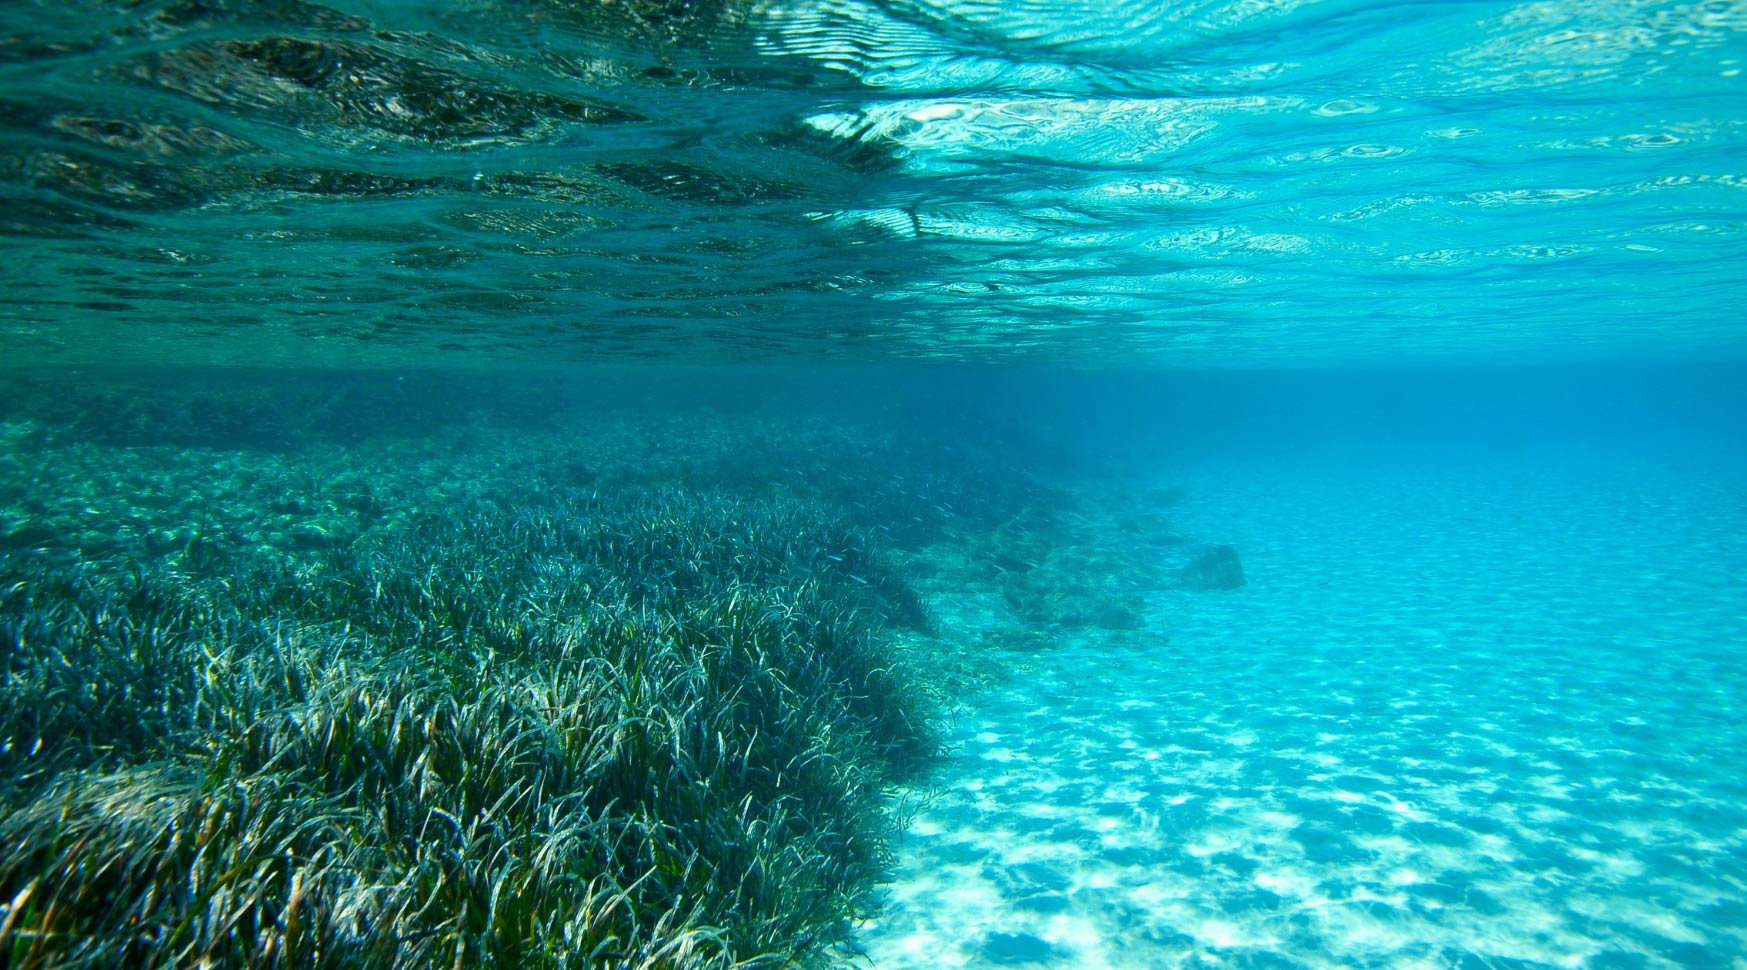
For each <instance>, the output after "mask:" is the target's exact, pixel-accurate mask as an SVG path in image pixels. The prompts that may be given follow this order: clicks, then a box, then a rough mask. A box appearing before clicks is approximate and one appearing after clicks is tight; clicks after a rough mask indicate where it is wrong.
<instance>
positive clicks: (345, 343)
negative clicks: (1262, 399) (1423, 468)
mask: <svg viewBox="0 0 1747 970" xmlns="http://www.w3.org/2000/svg"><path fill="white" fill-rule="evenodd" d="M1744 58H1747V7H1743V5H1742V4H1741V3H1740V2H1738V0H1708V2H1702V3H1688V2H1641V0H1639V2H1620V0H1581V2H1580V0H1548V2H1460V3H1411V4H1392V5H1384V4H1376V3H1362V2H1355V0H1323V2H1315V3H1312V2H1294V0H1280V2H1256V0H1231V2H1223V0H1211V2H1177V3H1159V2H1156V0H1112V2H1101V3H1092V2H1089V0H1048V2H1044V0H1025V2H1017V3H994V2H986V3H947V2H926V0H885V2H876V0H819V2H748V0H671V2H666V3H662V2H657V0H578V2H559V0H473V2H463V3H425V2H389V0H332V2H331V3H328V4H317V3H313V2H305V0H260V2H249V0H142V2H121V0H38V2H15V3H9V4H6V5H4V6H3V7H0V247H4V251H3V252H0V265H4V267H5V269H4V271H3V272H4V274H5V284H6V285H5V287H4V292H3V295H0V350H4V352H5V354H6V356H7V357H8V358H10V359H11V360H13V361H50V360H65V361H88V360H92V359H94V358H116V357H121V358H125V359H128V360H137V361H144V362H150V361H158V360H166V359H174V360H195V361H206V362H238V361H250V362H269V363H271V362H276V361H285V360H296V361H298V362H311V361H319V362H327V363H348V364H349V363H394V362H404V361H406V360H409V359H417V360H425V361H428V360H431V359H433V358H436V359H442V360H447V361H449V362H454V361H457V360H465V361H478V360H483V359H521V360H525V359H538V360H542V361H551V360H570V359H599V358H620V357H625V356H662V357H675V356H683V357H685V358H689V359H708V360H724V359H726V360H736V359H746V358H760V359H771V358H781V359H785V360H807V359H818V358H853V359H866V358H892V357H899V358H917V357H924V358H927V357H945V358H968V359H981V360H1002V361H1011V360H1034V361H1055V362H1060V361H1073V362H1091V363H1109V362H1112V361H1122V362H1130V361H1136V360H1148V361H1155V362H1161V363H1167V364H1173V365H1179V364H1191V365H1204V364H1258V363H1266V364H1272V363H1312V364H1314V363H1321V362H1337V361H1338V362H1356V361H1366V360H1375V359H1379V358H1381V359H1387V360H1390V361H1394V362H1401V361H1414V360H1424V359H1436V360H1444V361H1467V360H1474V359H1479V358H1487V357H1492V356H1497V355H1499V354H1508V355H1510V357H1511V358H1512V359H1528V358H1535V359H1548V358H1556V359H1571V358H1615V357H1621V356H1634V357H1639V356H1644V355H1650V356H1656V357H1688V358H1690V357H1704V356H1715V355H1730V356H1738V355H1740V354H1741V353H1742V352H1743V350H1747V339H1744V338H1743V336H1742V334H1743V333H1744V332H1747V331H1743V329H1742V328H1740V327H1739V326H1738V325H1737V324H1735V323H1733V322H1732V317H1731V308H1732V306H1733V304H1735V303H1738V302H1739V299H1738V293H1739V290H1740V283H1741V281H1742V271H1741V267H1742V265H1744V263H1743V260H1744V258H1747V219H1744V216H1743V213H1744V212H1747V201H1744V200H1747V184H1744V172H1743V167H1742V166H1743V161H1742V160H1743V159H1747V81H1744V80H1743V79H1742V77H1741V76H1740V75H1741V70H1742V66H1743V59H1744Z"/></svg>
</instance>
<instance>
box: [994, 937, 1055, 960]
mask: <svg viewBox="0 0 1747 970" xmlns="http://www.w3.org/2000/svg"><path fill="white" fill-rule="evenodd" d="M1055 952H1056V951H1055V946H1054V945H1052V944H1051V943H1050V942H1049V941H1048V940H1045V939H1042V938H1041V937H1036V936H1032V935H1031V934H1030V933H991V934H989V938H988V939H986V940H984V941H983V959H985V960H987V961H989V962H990V963H999V964H1002V965H1006V966H1012V965H1015V964H1025V963H1043V962H1045V961H1047V960H1049V959H1050V958H1052V957H1054V956H1055Z"/></svg>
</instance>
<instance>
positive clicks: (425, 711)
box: [0, 374, 1089, 968]
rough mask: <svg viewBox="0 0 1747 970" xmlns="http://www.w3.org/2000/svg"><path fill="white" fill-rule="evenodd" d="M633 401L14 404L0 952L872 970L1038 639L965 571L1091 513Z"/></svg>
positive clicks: (276, 962) (916, 427)
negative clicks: (948, 792)
mask: <svg viewBox="0 0 1747 970" xmlns="http://www.w3.org/2000/svg"><path fill="white" fill-rule="evenodd" d="M154 383H155V384H156V388H155V389H152V388H151V387H149V386H148V385H151V384H154ZM615 393H618V394H621V395H622V394H624V393H626V390H625V387H624V386H618V387H617V388H616V390H615ZM607 399H610V394H606V393H604V392H597V393H595V394H592V395H588V394H575V393H568V394H567V392H564V391H562V390H560V389H557V387H556V386H553V387H544V386H541V385H538V384H535V385H532V386H530V385H528V384H526V383H518V384H517V385H515V386H514V387H513V388H507V389H506V385H505V383H504V382H502V381H496V380H493V379H492V378H490V377H489V376H487V377H477V376H476V377H474V378H470V379H468V378H456V377H451V376H438V377H431V376H419V375H415V376H414V377H413V378H412V379H411V380H410V381H409V379H408V378H407V377H405V376H404V375H403V376H400V377H392V376H390V377H384V376H382V375H370V376H363V377H358V376H352V377H346V376H342V377H337V378H336V377H333V376H331V375H330V376H327V377H315V378H309V377H306V378H303V379H301V380H299V379H287V378H284V377H281V378H278V379H276V380H265V379H256V380H250V381H238V380H235V379H234V378H229V377H217V378H215V377H213V376H211V375H207V376H205V377H201V376H199V375H181V376H180V378H179V379H177V380H166V379H165V376H164V375H163V374H152V375H147V376H145V377H139V376H135V377H131V378H130V377H128V376H126V375H122V376H111V377H107V378H93V377H91V376H89V375H83V374H81V375H76V376H67V377H62V378H58V379H43V380H35V381H22V382H19V383H17V384H14V385H12V386H11V388H10V393H9V394H8V395H7V397H6V400H5V402H4V407H5V418H4V422H3V423H0V430H3V432H4V434H5V445H6V447H5V449H4V452H3V453H0V517H3V518H0V664H3V667H0V671H3V674H4V678H5V679H4V690H3V693H0V785H3V787H0V806H3V808H0V900H4V901H5V903H4V905H5V909H4V917H3V920H0V962H3V963H4V965H5V966H7V967H9V968H27V967H41V968H54V967H120V966H159V967H172V966H216V967H233V966H234V967H243V966H248V967H271V966H285V967H293V966H295V967H435V966H442V967H487V966H491V967H614V968H618V967H624V968H633V967H635V968H714V967H752V966H772V967H775V966H822V965H829V964H833V963H836V962H841V961H842V960H843V959H845V958H846V954H847V953H848V952H849V950H847V949H845V947H846V946H849V945H852V944H850V939H851V930H852V928H853V926H854V925H855V923H856V922H857V921H858V920H861V919H863V918H865V917H867V916H868V915H870V914H871V913H872V912H874V911H875V910H876V909H877V905H878V897H879V885H878V884H879V881H880V880H881V879H882V878H883V877H885V876H886V875H887V874H888V870H889V864H890V860H891V852H892V848H893V845H894V839H895V837H896V836H897V835H898V831H899V826H900V823H901V821H902V819H903V817H904V815H905V813H906V812H907V809H906V805H907V804H910V803H913V802H914V801H916V800H917V799H919V798H923V797H925V796H926V789H927V784H928V777H929V770H930V768H931V767H932V766H933V765H935V764H937V763H938V762H939V759H940V757H941V755H942V735H941V728H942V723H943V721H942V719H943V717H944V716H945V715H946V714H947V713H948V712H949V711H950V710H951V709H952V708H953V706H954V704H955V703H957V698H959V697H960V696H962V694H963V692H964V691H965V690H966V689H967V688H970V687H976V686H980V685H987V684H989V683H993V682H996V681H997V680H999V679H1000V678H1001V677H1002V676H1003V672H1004V671H1005V670H1007V669H1008V667H1009V666H1010V662H1011V659H1010V658H1014V657H1022V656H1024V654H1023V653H1017V652H1015V651H1014V650H1012V649H1009V648H1010V647H1011V646H1013V644H1014V643H1018V644H1019V645H1020V648H1021V649H1022V650H1023V649H1028V647H1027V641H1026V638H1025V637H1024V636H1022V635H1018V634H1013V633H1009V634H1006V635H1003V636H995V637H993V638H991V637H989V636H984V637H983V638H981V639H976V638H969V639H967V638H966V637H964V636H962V635H956V634H953V633H951V631H942V630H941V629H940V626H939V624H937V622H936V618H935V614H934V610H933V609H932V608H931V606H930V605H929V596H928V594H927V592H926V590H927V588H928V586H927V578H928V577H929V576H930V575H931V574H932V572H933V571H932V570H931V568H930V567H929V565H928V564H929V562H930V561H931V560H934V559H944V560H957V561H959V562H960V563H961V566H962V564H963V563H971V562H981V563H982V565H981V567H980V568H981V569H983V570H984V571H985V572H986V573H987V574H988V575H989V576H991V577H993V576H997V575H999V574H1001V573H1003V572H1005V570H1004V569H1003V567H1001V566H1000V565H999V564H998V560H1001V559H1002V558H1003V557H1004V558H1005V559H1006V560H1009V561H1010V560H1012V559H1013V558H1014V557H1016V556H1022V555H1026V554H1031V553H1036V552H1037V551H1038V550H1037V548H1036V543H1037V542H1039V541H1043V540H1042V539H1040V538H1039V537H1042V536H1047V535H1050V534H1052V533H1051V532H1050V529H1051V528H1052V527H1053V526H1051V525H1050V524H1049V523H1052V522H1054V521H1055V519H1056V518H1057V511H1056V510H1058V509H1060V508H1063V506H1062V505H1061V501H1060V495H1059V493H1058V491H1057V490H1055V489H1053V488H1052V487H1050V486H1048V485H1046V484H1044V483H1043V482H1042V480H1041V479H1040V478H1039V477H1038V476H1037V475H1036V474H1035V473H1034V471H1033V470H1032V469H1028V468H1025V467H1021V466H1019V465H1017V464H1015V463H1014V462H1013V461H1012V460H1011V459H1008V458H1004V457H1002V456H1001V454H1000V452H999V451H998V450H996V449H995V448H994V447H993V442H994V440H995V439H990V442H991V443H990V445H989V446H987V447H979V446H975V445H970V444H967V443H965V442H962V441H958V442H952V441H947V440H945V439H942V438H940V437H938V436H931V435H928V434H927V433H925V432H924V431H922V430H921V424H920V423H912V422H905V421H902V420H900V421H897V422H893V421H891V420H889V417H888V420H887V421H886V422H885V423H884V424H883V425H878V426H876V425H873V424H869V423H865V422H863V423H857V422H855V421H853V420H847V419H844V418H843V417H842V416H835V417H834V419H832V420H827V419H825V418H820V417H814V418H806V417H796V416H794V415H793V414H792V412H787V413H788V416H787V417H784V416H782V414H783V413H784V412H781V411H780V410H779V411H778V412H772V411H768V410H753V409H732V408H726V409H724V408H716V409H712V408H710V407H698V406H692V407H690V408H689V409H678V410H676V409H660V408H650V407H638V408H634V409H625V408H619V409H614V408H611V407H607V406H605V405H603V404H602V401H603V400H607ZM534 415H538V416H539V417H537V418H536V417H533V416H534ZM512 418H513V420H512ZM882 429H883V430H882ZM906 429H908V430H906ZM1025 522H1029V525H1026V524H1023V523H1025ZM1003 536H1005V537H1006V538H1005V539H1002V538H1000V537H1003ZM1026 542H1030V543H1031V546H1024V544H1025V543H1026ZM1015 543H1017V545H1015ZM1009 546H1011V547H1012V548H1009ZM1022 547H1023V548H1022ZM930 550H932V551H930ZM1008 598H1009V599H1011V600H1012V604H1013V608H1014V609H1017V608H1018V606H1019V605H1020V604H1029V605H1030V606H1031V607H1033V608H1035V607H1036V604H1035V603H1032V602H1031V601H1030V600H1027V599H1025V598H1024V597H1022V596H1018V595H1014V596H1010V597H1008ZM1015 617H1017V614H1015ZM1086 622H1089V621H1086ZM1024 625H1025V624H1024V622H1023V621H1022V620H1019V619H1017V618H1015V619H1014V620H1013V623H1012V624H1011V626H1012V627H1013V628H1014V629H1018V628H1020V627H1023V626H1024ZM1035 648H1036V645H1035V644H1030V646H1029V649H1035ZM924 652H926V653H925V655H924ZM1003 658H1009V659H1007V660H1004V659H1003Z"/></svg>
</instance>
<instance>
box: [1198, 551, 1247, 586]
mask: <svg viewBox="0 0 1747 970" xmlns="http://www.w3.org/2000/svg"><path fill="white" fill-rule="evenodd" d="M1243 584H1244V566H1243V563H1242V562H1240V561H1239V560H1238V558H1237V550H1236V549H1233V548H1232V547H1230V546H1211V547H1209V548H1207V549H1204V550H1202V551H1201V554H1200V555H1198V556H1196V557H1195V558H1194V559H1191V560H1189V565H1187V566H1184V567H1183V585H1184V586H1186V587H1188V588H1189V589H1237V588H1238V587H1239V586H1242V585H1243Z"/></svg>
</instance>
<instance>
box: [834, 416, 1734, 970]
mask: <svg viewBox="0 0 1747 970" xmlns="http://www.w3.org/2000/svg"><path fill="white" fill-rule="evenodd" d="M1174 478H1175V481H1176V482H1177V483H1178V484H1180V485H1182V486H1183V487H1184V489H1185V490H1186V492H1187V494H1188V496H1189V499H1188V501H1187V502H1186V503H1185V504H1184V506H1183V507H1182V508H1181V509H1180V510H1179V511H1178V515H1177V519H1178V520H1179V521H1180V523H1181V524H1182V525H1183V526H1184V527H1185V528H1186V529H1187V530H1188V531H1191V532H1193V533H1195V534H1199V535H1210V536H1219V537H1221V538H1222V539H1224V540H1229V541H1231V542H1232V543H1233V544H1234V545H1236V546H1237V547H1238V548H1239V549H1240V550H1241V551H1242V553H1243V555H1244V560H1245V565H1246V568H1247V572H1248V576H1249V585H1248V586H1247V587H1245V588H1243V589H1240V590H1236V591H1232V592H1226V593H1217V592H1214V593H1207V592H1204V593H1191V592H1187V591H1180V590H1167V591H1164V592H1160V593H1157V594H1154V596H1153V597H1152V598H1151V600H1150V602H1149V606H1150V612H1149V614H1148V616H1147V626H1146V629H1145V630H1144V631H1143V632H1141V633H1140V634H1138V635H1133V634H1122V635H1115V636H1103V635H1094V636H1083V635H1076V636H1074V637H1066V638H1064V639H1063V640H1062V642H1061V643H1059V644H1058V645H1057V646H1056V647H1055V648H1054V649H1052V650H1049V651H1045V652H1043V653H1040V654H1039V656H1038V662H1037V665H1036V666H1035V667H1034V668H1033V669H1032V670H1031V671H1029V672H1028V673H1027V674H1025V675H1023V676H1022V677H1021V678H1018V679H1016V680H1014V681H1013V682H1012V683H1010V684H1009V686H1007V687H1006V688H1004V689H1001V690H998V691H995V692H992V693H990V694H988V695H985V696H983V697H981V698H979V699H978V700H977V701H976V702H975V703H974V704H973V705H972V707H971V708H970V709H969V710H967V711H966V713H965V714H964V716H963V717H962V718H961V719H960V721H959V723H958V725H957V728H956V730H955V732H954V742H955V744H956V746H957V760H956V761H955V762H954V763H953V765H952V766H951V767H950V768H948V769H947V770H946V771H945V772H944V773H943V774H942V775H941V776H940V777H939V778H938V779H937V782H938V789H939V794H938V797H937V798H936V799H935V800H934V801H933V802H932V803H931V804H930V805H929V806H928V807H927V808H926V809H925V810H923V811H922V812H921V813H920V814H919V815H918V816H917V818H916V819H915V822H914V824H913V826H912V827H911V829H910V830H909V832H908V834H907V837H906V840H905V842H904V844H903V846H902V847H901V850H900V860H901V861H900V869H899V871H898V873H897V878H896V880H895V882H894V883H893V885H892V886H891V887H890V899H889V905H888V906H887V908H886V911H885V912H884V913H883V914H882V915H881V917H880V918H879V919H878V920H875V921H872V922H870V923H869V924H867V925H866V926H864V927H863V928H862V932H861V942H862V944H863V946H864V947H865V951H866V961H867V963H868V964H870V965H871V966H874V967H878V968H881V970H907V968H912V967H915V968H922V967H929V968H940V967H971V968H979V967H1005V966H1061V967H1074V968H1085V970H1098V968H1142V967H1146V968H1153V967H1177V966H1184V967H1215V966H1217V967H1307V968H1309V967H1316V968H1335V967H1379V968H1381V967H1387V968H1407V967H1463V968H1467V967H1474V968H1482V967H1505V966H1509V967H1542V966H1546V967H1608V968H1611V967H1622V968H1623V967H1668V968H1672V967H1682V968H1691V967H1744V966H1747V783H1744V782H1743V780H1742V777H1743V776H1742V774H1741V772H1740V766H1741V765H1744V764H1747V587H1743V585H1742V581H1743V577H1744V576H1747V467H1744V466H1743V464H1742V463H1741V462H1740V461H1739V460H1731V459H1728V458H1727V457H1726V456H1722V455H1719V454H1717V453H1714V452H1705V451H1699V450H1694V451H1686V452H1683V451H1680V450H1679V449H1676V448H1667V449H1664V450H1661V451H1658V452H1656V453H1653V454H1652V453H1650V452H1644V453H1640V454H1635V455H1627V454H1624V453H1623V452H1614V453H1609V452H1605V451H1597V450H1593V449H1578V448H1569V449H1560V448H1547V449H1540V450H1535V451H1528V452H1518V453H1513V454H1499V453H1496V452H1474V453H1431V452H1422V453H1415V452H1412V451H1406V452H1404V451H1394V452H1390V453H1385V452H1382V451H1377V452H1358V451H1354V452H1343V453H1333V452H1330V453H1323V454H1317V455H1303V456H1298V457H1294V458H1290V459H1261V458H1252V459H1227V460H1207V461H1204V462H1201V463H1198V464H1195V465H1191V466H1188V467H1183V468H1179V469H1176V470H1175V471H1174Z"/></svg>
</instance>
